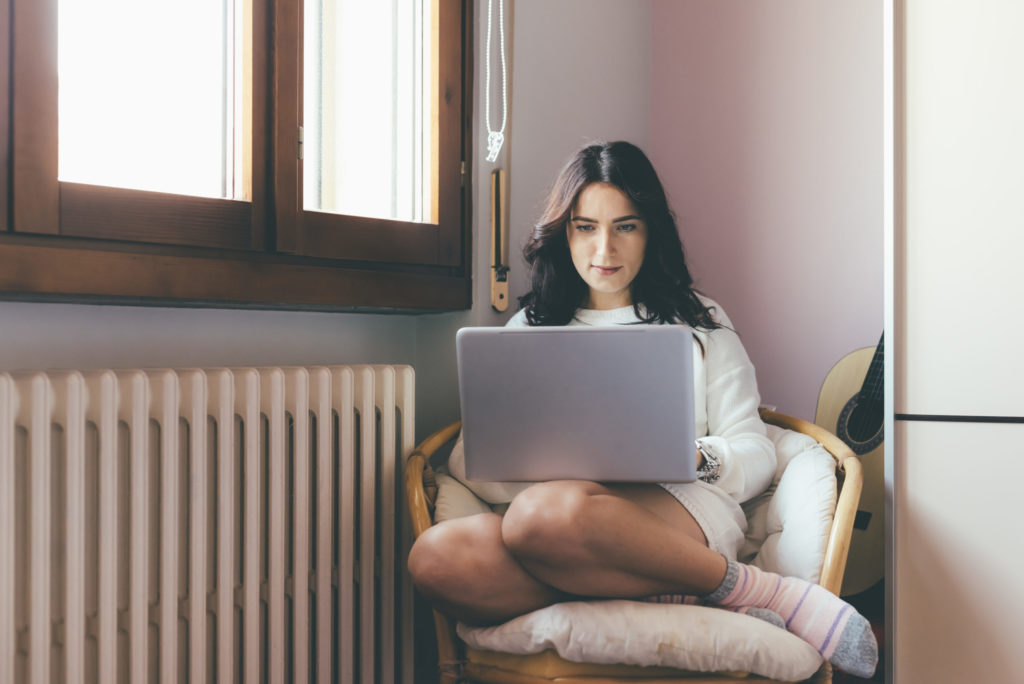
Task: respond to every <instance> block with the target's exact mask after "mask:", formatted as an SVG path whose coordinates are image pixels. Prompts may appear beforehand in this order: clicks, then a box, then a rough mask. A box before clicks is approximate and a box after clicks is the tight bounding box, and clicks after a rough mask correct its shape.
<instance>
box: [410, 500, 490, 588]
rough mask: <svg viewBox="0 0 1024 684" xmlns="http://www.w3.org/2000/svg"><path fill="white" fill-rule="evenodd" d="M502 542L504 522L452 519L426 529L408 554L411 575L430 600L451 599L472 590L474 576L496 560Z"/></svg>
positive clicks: (485, 516)
mask: <svg viewBox="0 0 1024 684" xmlns="http://www.w3.org/2000/svg"><path fill="white" fill-rule="evenodd" d="M500 541H501V519H500V518H499V517H498V516H497V515H494V514H482V515H475V516H471V517H467V518H459V519H457V520H449V521H447V522H443V523H440V524H438V525H435V526H433V527H431V528H430V529H428V530H426V531H425V532H424V533H423V534H421V535H420V536H419V538H418V539H417V540H416V542H415V543H414V544H413V546H412V549H411V550H410V551H409V561H408V567H409V574H410V575H411V576H412V579H413V582H414V583H415V585H416V588H417V589H419V590H420V591H421V592H422V593H423V594H425V595H426V596H428V597H431V598H449V597H451V596H454V595H457V594H459V593H462V592H465V591H467V590H469V589H471V586H470V585H471V584H472V581H473V578H474V577H477V576H479V575H480V574H481V572H480V570H481V568H482V567H483V566H485V565H486V564H487V561H488V557H490V558H493V557H494V555H493V554H495V553H496V552H497V551H498V549H497V548H496V544H498V543H500Z"/></svg>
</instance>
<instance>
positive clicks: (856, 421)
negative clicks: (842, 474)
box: [836, 394, 885, 456]
mask: <svg viewBox="0 0 1024 684" xmlns="http://www.w3.org/2000/svg"><path fill="white" fill-rule="evenodd" d="M859 398H860V395H859V394H856V395H854V396H853V397H852V398H851V399H850V400H849V401H848V402H846V406H844V407H843V410H842V412H841V413H840V414H839V420H838V421H836V436H837V437H839V439H841V440H843V441H844V442H846V444H847V445H848V446H849V447H850V448H851V449H853V452H854V453H855V454H857V455H858V456H862V455H864V454H866V453H868V452H869V451H871V450H872V449H874V448H875V447H877V446H878V445H879V444H881V443H882V439H883V438H884V437H885V430H884V429H883V415H882V413H883V412H882V403H881V402H871V401H869V402H866V403H865V404H863V405H860V404H859Z"/></svg>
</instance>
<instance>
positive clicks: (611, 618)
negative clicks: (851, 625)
mask: <svg viewBox="0 0 1024 684" xmlns="http://www.w3.org/2000/svg"><path fill="white" fill-rule="evenodd" d="M458 633H459V636H460V637H461V638H462V639H463V640H464V641H465V642H466V643H467V644H469V645H470V646H472V647H473V648H477V649H482V650H487V651H499V652H505V653H523V654H530V653H540V652H541V651H544V650H547V649H554V650H555V651H557V652H558V654H559V655H560V656H561V657H562V658H564V659H566V660H571V661H574V662H583V663H601V664H607V663H621V664H626V665H647V666H649V665H658V666H662V667H675V668H680V669H685V670H697V671H702V672H714V671H722V670H732V671H737V670H742V671H746V672H753V673H754V674H759V675H761V676H763V677H769V678H772V679H781V680H784V681H799V680H803V679H806V678H808V677H810V676H811V675H812V674H814V672H815V671H816V670H817V669H818V667H819V666H820V665H821V656H820V655H818V652H817V651H815V650H814V648H813V647H812V646H811V645H810V644H808V643H807V642H805V641H804V640H803V639H800V638H799V637H797V636H795V635H793V634H790V633H789V632H787V631H786V630H785V629H781V628H779V627H775V626H773V625H771V624H769V623H767V622H764V621H762V620H758V619H756V618H752V617H750V616H749V615H741V614H739V613H733V612H731V611H728V610H724V609H722V608H711V607H707V606H689V605H677V604H657V603H642V602H639V601H575V602H569V603H557V604H555V605H552V606H548V607H547V608H542V609H540V610H535V611H533V612H532V613H527V614H526V615H522V616H520V617H517V618H515V619H513V620H509V621H508V622H506V623H504V624H502V625H498V626H495V627H472V628H471V627H467V626H466V625H463V624H460V625H459V626H458Z"/></svg>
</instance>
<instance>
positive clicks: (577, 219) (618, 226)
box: [565, 183, 647, 309]
mask: <svg viewBox="0 0 1024 684" xmlns="http://www.w3.org/2000/svg"><path fill="white" fill-rule="evenodd" d="M565 230H566V236H567V237H568V239H569V253H570V254H571V255H572V263H573V265H574V266H575V267H576V271H577V272H578V273H579V274H580V277H581V278H583V282H585V283H586V284H587V286H588V288H589V290H590V291H589V295H588V298H587V302H586V308H588V309H616V308H618V307H621V306H629V305H630V304H632V303H633V296H632V294H631V292H630V284H631V283H632V282H633V279H634V278H635V277H636V274H637V273H639V272H640V266H641V265H642V264H643V262H644V249H645V248H646V247H647V224H646V223H645V222H644V220H643V219H642V218H640V212H638V211H637V209H636V207H635V206H634V205H633V202H632V201H630V199H629V198H628V197H627V196H626V194H625V193H623V192H622V191H621V190H619V189H618V188H617V187H615V186H614V185H611V184H609V183H591V184H590V185H588V186H586V187H585V188H583V191H582V192H580V196H579V199H578V200H577V201H576V206H575V207H573V210H572V214H571V215H570V217H569V224H568V225H567V226H566V228H565Z"/></svg>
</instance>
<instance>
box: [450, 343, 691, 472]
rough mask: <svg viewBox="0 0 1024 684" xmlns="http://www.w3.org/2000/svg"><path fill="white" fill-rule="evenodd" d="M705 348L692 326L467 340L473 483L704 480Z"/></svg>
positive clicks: (464, 371) (467, 432)
mask: <svg viewBox="0 0 1024 684" xmlns="http://www.w3.org/2000/svg"><path fill="white" fill-rule="evenodd" d="M693 344H694V343H693V337H692V333H691V331H690V329H689V328H688V327H685V326H680V325H636V326H630V325H621V326H609V327H586V326H571V327H570V326H566V327H535V328H463V329H461V330H459V331H458V333H457V335H456V345H455V346H456V355H457V359H458V369H459V394H460V397H461V402H462V437H463V446H464V447H465V454H466V476H467V477H468V478H470V479H474V480H488V481H497V482H538V481H544V480H555V479H574V480H593V481H604V482H692V481H693V480H694V479H696V453H695V448H694V417H693Z"/></svg>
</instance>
